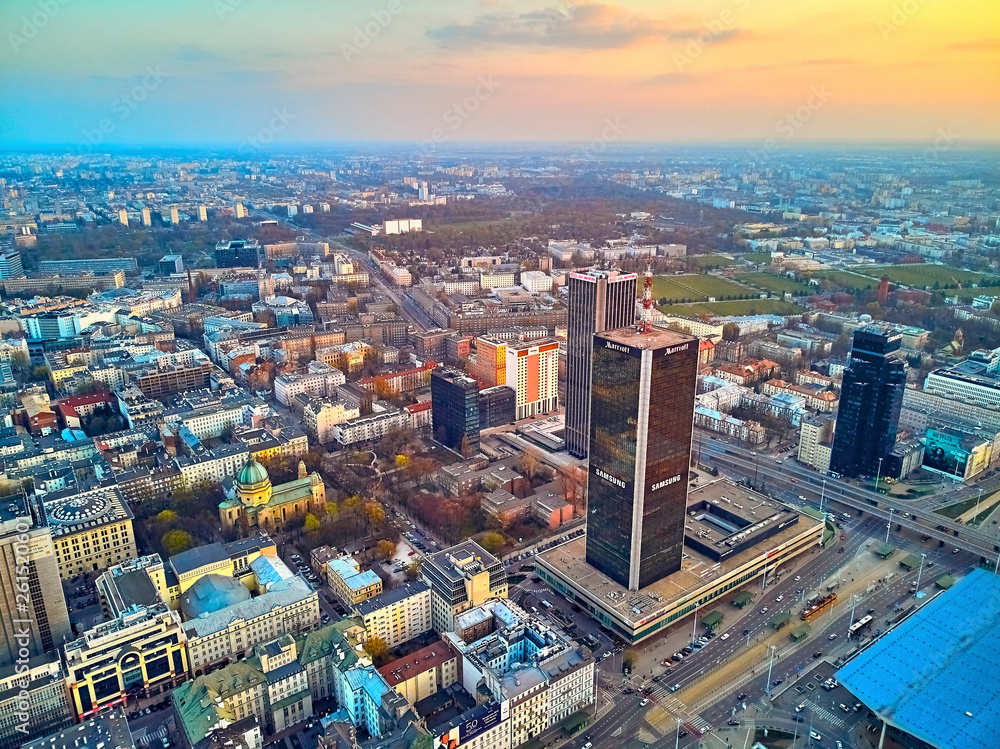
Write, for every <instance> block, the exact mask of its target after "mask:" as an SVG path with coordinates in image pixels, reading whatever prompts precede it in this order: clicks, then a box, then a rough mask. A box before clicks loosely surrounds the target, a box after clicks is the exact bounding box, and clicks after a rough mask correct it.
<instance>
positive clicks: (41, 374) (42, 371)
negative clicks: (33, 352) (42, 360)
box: [31, 364, 49, 382]
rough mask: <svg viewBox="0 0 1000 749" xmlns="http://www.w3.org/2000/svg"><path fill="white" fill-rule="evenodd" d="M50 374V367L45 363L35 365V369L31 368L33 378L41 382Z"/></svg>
mask: <svg viewBox="0 0 1000 749" xmlns="http://www.w3.org/2000/svg"><path fill="white" fill-rule="evenodd" d="M48 376H49V368H48V367H47V366H45V365H44V364H42V365H40V366H38V367H35V368H34V369H33V370H31V378H32V379H33V380H37V381H39V382H41V381H43V380H45V379H46V378H48Z"/></svg>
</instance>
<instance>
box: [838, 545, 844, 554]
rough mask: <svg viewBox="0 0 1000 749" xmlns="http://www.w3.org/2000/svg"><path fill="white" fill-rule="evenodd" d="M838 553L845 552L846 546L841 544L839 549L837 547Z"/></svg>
mask: <svg viewBox="0 0 1000 749" xmlns="http://www.w3.org/2000/svg"><path fill="white" fill-rule="evenodd" d="M837 553H838V554H843V553H844V547H843V546H841V547H840V548H839V549H837Z"/></svg>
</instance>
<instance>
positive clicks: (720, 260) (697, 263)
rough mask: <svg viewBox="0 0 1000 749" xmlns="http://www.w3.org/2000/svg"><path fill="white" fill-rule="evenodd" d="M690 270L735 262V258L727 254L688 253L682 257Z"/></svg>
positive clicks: (719, 266)
mask: <svg viewBox="0 0 1000 749" xmlns="http://www.w3.org/2000/svg"><path fill="white" fill-rule="evenodd" d="M682 259H683V260H684V262H685V263H686V264H687V267H688V269H690V270H712V269H714V268H725V267H727V266H730V265H733V264H735V262H736V261H735V260H733V259H732V258H731V257H726V256H725V255H688V256H686V257H684V258H682Z"/></svg>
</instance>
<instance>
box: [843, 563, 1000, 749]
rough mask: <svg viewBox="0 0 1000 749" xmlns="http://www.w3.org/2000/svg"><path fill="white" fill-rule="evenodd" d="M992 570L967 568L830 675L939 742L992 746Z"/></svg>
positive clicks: (999, 657) (951, 748)
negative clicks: (945, 588)
mask: <svg viewBox="0 0 1000 749" xmlns="http://www.w3.org/2000/svg"><path fill="white" fill-rule="evenodd" d="M998 639H1000V576H997V575H995V574H993V573H990V572H987V571H985V570H982V569H977V570H973V571H972V572H971V573H969V574H968V575H967V576H966V577H965V578H964V579H963V580H962V581H961V582H960V583H958V584H957V585H955V586H954V587H953V588H951V589H950V590H948V591H945V592H942V593H940V594H938V596H937V597H936V598H935V599H934V600H932V601H931V602H930V603H928V604H926V605H925V606H923V607H922V608H920V609H919V610H918V611H917V612H916V613H914V614H913V615H912V616H910V617H908V618H907V619H905V620H904V621H903V622H902V623H901V624H899V625H898V626H896V627H895V628H894V629H893V630H891V631H890V632H889V633H888V634H886V635H884V636H883V637H881V638H879V639H878V640H876V641H875V642H874V643H872V645H871V646H870V647H868V648H866V649H865V650H864V651H863V652H861V653H859V654H858V655H857V656H856V657H855V658H853V659H852V660H851V661H849V662H848V663H847V665H845V666H844V667H843V668H841V669H840V671H838V672H837V679H838V680H839V681H840V683H841V684H843V685H844V686H845V687H847V689H849V690H850V691H851V693H852V694H854V695H855V696H856V697H857V698H858V699H859V700H861V701H862V702H863V703H865V705H867V706H868V707H869V708H870V709H871V710H872V711H874V712H875V713H877V714H878V715H879V716H880V717H882V718H884V719H885V720H886V722H888V723H889V724H890V725H894V726H896V727H897V728H899V729H900V730H902V731H905V732H906V733H908V734H910V735H912V736H915V737H916V738H918V739H920V740H921V741H924V742H926V743H928V744H930V745H932V746H935V747H939V748H940V749H967V747H995V746H1000V723H998V722H997V715H1000V650H998V649H997V646H996V643H997V640H998Z"/></svg>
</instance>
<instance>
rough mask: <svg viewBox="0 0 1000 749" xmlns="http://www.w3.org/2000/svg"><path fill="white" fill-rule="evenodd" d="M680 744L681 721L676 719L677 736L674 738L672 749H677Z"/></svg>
mask: <svg viewBox="0 0 1000 749" xmlns="http://www.w3.org/2000/svg"><path fill="white" fill-rule="evenodd" d="M680 743H681V719H680V718H678V719H677V735H676V737H675V738H674V749H677V747H678V746H680Z"/></svg>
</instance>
